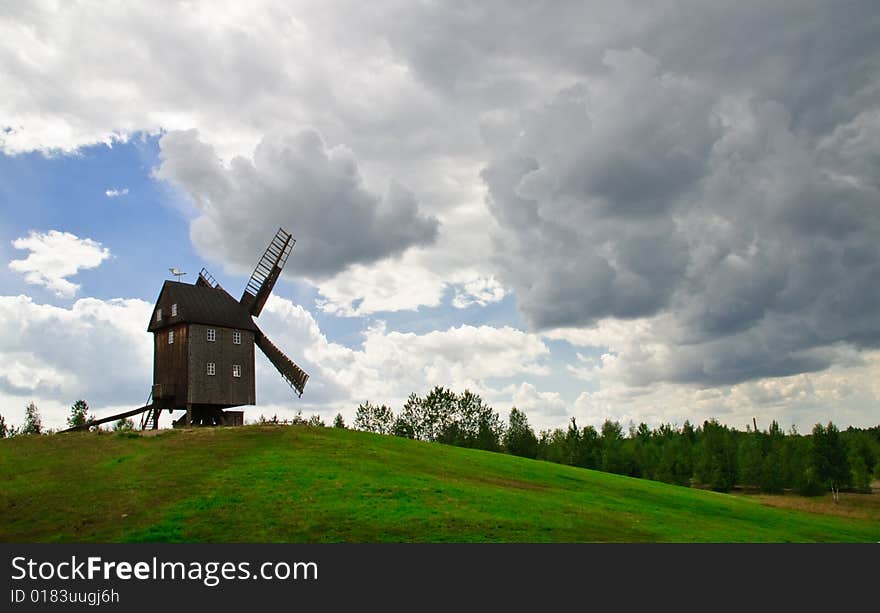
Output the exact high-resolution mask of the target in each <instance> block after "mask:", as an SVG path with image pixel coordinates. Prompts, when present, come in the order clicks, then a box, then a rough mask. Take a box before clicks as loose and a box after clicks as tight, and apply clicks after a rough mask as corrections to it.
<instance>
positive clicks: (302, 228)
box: [156, 131, 439, 278]
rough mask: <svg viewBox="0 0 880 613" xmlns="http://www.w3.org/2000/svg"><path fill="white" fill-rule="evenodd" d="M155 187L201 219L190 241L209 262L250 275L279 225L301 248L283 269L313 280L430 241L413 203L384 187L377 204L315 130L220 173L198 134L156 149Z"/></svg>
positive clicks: (266, 146) (426, 222) (349, 162)
mask: <svg viewBox="0 0 880 613" xmlns="http://www.w3.org/2000/svg"><path fill="white" fill-rule="evenodd" d="M160 146H161V156H162V165H161V167H160V168H159V169H158V170H157V172H156V175H157V176H158V177H159V178H162V179H167V180H169V181H171V182H172V183H174V184H175V185H177V186H178V187H179V188H181V189H182V190H183V191H184V192H185V193H186V194H187V195H188V196H189V197H190V198H191V200H192V201H193V202H194V203H195V205H196V206H197V207H198V209H199V212H200V216H199V217H197V218H196V219H195V220H194V221H193V222H192V226H191V236H192V239H193V242H194V243H195V245H196V246H197V247H198V249H199V250H200V251H201V252H202V253H203V254H205V255H206V256H208V257H210V258H212V259H214V260H217V261H222V262H227V263H229V262H231V263H232V264H234V265H237V266H239V267H240V268H241V269H242V270H248V269H250V268H252V267H253V266H254V264H255V262H256V259H255V258H257V257H258V256H259V254H260V253H262V251H263V249H265V246H266V244H267V243H268V241H269V239H270V238H271V237H272V236H273V235H274V233H275V230H277V229H278V227H279V226H282V227H285V228H286V229H288V230H289V231H290V232H292V233H293V235H294V237H295V238H297V239H298V242H297V245H296V254H295V255H296V257H293V258H291V260H290V262H289V264H288V266H289V267H290V268H291V269H293V270H296V271H299V272H300V273H302V274H304V275H307V276H310V277H312V278H322V277H328V276H331V275H333V274H335V273H338V272H340V271H342V270H344V269H345V268H346V267H348V266H350V265H352V264H355V263H370V262H375V261H377V260H380V259H382V258H385V257H388V256H392V255H396V254H399V253H401V252H403V251H404V250H405V249H407V248H409V247H411V246H415V245H426V244H430V243H431V242H433V240H434V239H435V237H436V235H437V228H438V225H439V223H438V221H437V220H436V219H435V218H433V217H427V216H425V215H423V214H421V213H420V211H419V206H418V202H417V201H416V199H415V196H414V195H413V193H412V192H411V191H409V190H408V189H407V188H405V187H403V186H402V185H399V184H397V183H395V182H393V181H392V182H391V184H390V185H389V187H388V190H387V192H386V193H385V195H384V196H383V197H381V198H380V197H378V196H376V195H374V194H372V193H371V192H369V191H368V190H367V189H366V187H365V186H364V185H363V182H362V180H361V176H360V173H359V171H358V166H357V161H356V160H355V158H354V155H353V154H352V153H351V151H349V150H348V149H346V148H343V147H337V148H333V149H327V147H326V146H325V145H324V143H323V141H322V140H321V138H320V136H319V135H318V134H317V133H316V132H314V131H304V132H301V133H299V134H297V135H295V136H292V137H289V138H287V137H266V138H264V139H263V140H262V142H261V143H260V144H259V146H258V147H257V149H256V151H255V153H254V158H253V160H250V159H246V158H243V157H237V158H234V159H233V160H232V162H231V163H230V165H229V167H228V168H226V167H224V166H223V165H222V164H221V163H220V161H219V160H218V159H217V156H216V155H215V154H214V151H213V149H212V148H211V147H210V146H209V145H206V144H204V143H202V142H200V141H199V140H198V135H197V134H196V133H195V131H187V132H170V133H168V134H166V135H164V136H163V137H162V139H161V141H160Z"/></svg>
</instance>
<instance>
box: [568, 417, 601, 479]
mask: <svg viewBox="0 0 880 613" xmlns="http://www.w3.org/2000/svg"><path fill="white" fill-rule="evenodd" d="M574 465H575V466H580V467H582V468H591V469H599V468H600V467H601V465H602V441H601V440H599V433H598V432H596V428H594V427H593V426H584V427H583V428H582V429H581V432H580V436H579V437H578V443H577V449H576V450H575V456H574Z"/></svg>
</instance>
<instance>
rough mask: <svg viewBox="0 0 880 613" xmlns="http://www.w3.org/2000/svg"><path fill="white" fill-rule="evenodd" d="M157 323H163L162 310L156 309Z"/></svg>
mask: <svg viewBox="0 0 880 613" xmlns="http://www.w3.org/2000/svg"><path fill="white" fill-rule="evenodd" d="M156 321H162V309H156Z"/></svg>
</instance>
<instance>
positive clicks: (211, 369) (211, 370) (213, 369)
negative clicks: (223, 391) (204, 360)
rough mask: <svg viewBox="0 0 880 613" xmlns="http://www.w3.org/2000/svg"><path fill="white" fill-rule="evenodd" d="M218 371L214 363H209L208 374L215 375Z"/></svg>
mask: <svg viewBox="0 0 880 613" xmlns="http://www.w3.org/2000/svg"><path fill="white" fill-rule="evenodd" d="M216 370H217V367H216V365H215V364H214V362H208V374H209V375H213V374H214V373H215V372H216Z"/></svg>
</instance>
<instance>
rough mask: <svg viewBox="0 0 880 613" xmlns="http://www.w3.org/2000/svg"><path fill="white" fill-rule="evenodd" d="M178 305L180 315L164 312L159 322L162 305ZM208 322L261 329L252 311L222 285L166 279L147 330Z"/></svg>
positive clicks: (238, 327)
mask: <svg viewBox="0 0 880 613" xmlns="http://www.w3.org/2000/svg"><path fill="white" fill-rule="evenodd" d="M175 303H176V304H177V316H176V317H171V309H167V310H166V311H165V312H164V313H163V317H162V321H158V322H157V321H156V309H157V308H158V307H159V305H160V304H162V305H165V304H175ZM178 323H194V324H207V325H214V326H219V327H223V328H236V329H239V330H251V331H253V332H257V331H258V329H257V326H256V324H254V320H253V319H251V316H250V313H248V311H247V310H246V309H245V308H244V307H243V306H241V304H239V302H238V300H236V299H235V298H233V297H232V296H230V295H229V294H228V293H227V292H226V290H224V289H223V288H222V287H220V286H219V285H218V286H217V287H208V286H207V285H191V284H189V283H181V282H179V281H165V284H164V285H162V291H160V292H159V298H158V299H157V300H156V305H155V306H154V307H153V313H152V315H151V316H150V325H149V327H147V331H149V332H155V331H156V330H160V329H161V328H164V327H167V326H170V325H174V324H178Z"/></svg>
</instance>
